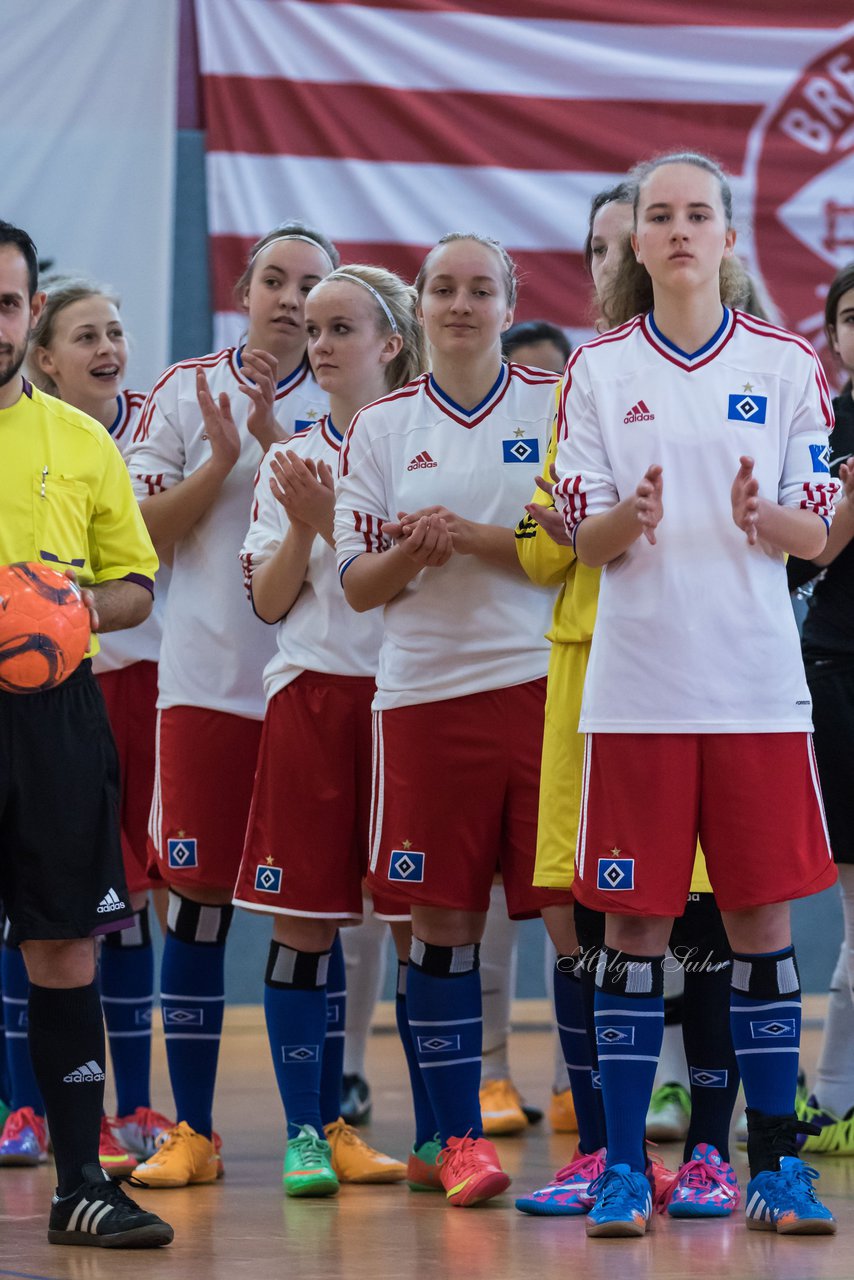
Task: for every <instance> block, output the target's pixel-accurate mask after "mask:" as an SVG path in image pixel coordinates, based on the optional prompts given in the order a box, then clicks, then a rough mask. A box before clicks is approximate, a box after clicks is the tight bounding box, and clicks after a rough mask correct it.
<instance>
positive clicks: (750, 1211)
mask: <svg viewBox="0 0 854 1280" xmlns="http://www.w3.org/2000/svg"><path fill="white" fill-rule="evenodd" d="M817 1177H818V1171H817V1170H816V1169H811V1168H810V1167H809V1165H807V1164H804V1162H803V1160H799V1159H798V1158H797V1156H781V1158H780V1168H779V1171H778V1172H775V1171H773V1170H766V1171H763V1172H762V1173H757V1175H756V1177H755V1178H751V1179H750V1182H748V1184H747V1193H746V1194H747V1226H748V1228H749V1229H750V1230H751V1231H776V1232H777V1233H778V1234H779V1235H784V1236H794V1235H802V1236H833V1235H836V1219H835V1218H834V1216H833V1214H832V1213H831V1212H830V1210H829V1209H828V1208H827V1207H826V1206H825V1205H823V1204H822V1203H821V1201H820V1200H819V1198H818V1196H817V1195H816V1193H815V1191H814V1190H813V1186H812V1184H813V1182H815V1180H816V1178H817Z"/></svg>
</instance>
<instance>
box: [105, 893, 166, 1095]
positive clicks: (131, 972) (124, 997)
mask: <svg viewBox="0 0 854 1280" xmlns="http://www.w3.org/2000/svg"><path fill="white" fill-rule="evenodd" d="M99 972H100V981H101V1003H102V1004H103V1006H104V1020H105V1022H106V1024H107V1037H108V1040H109V1044H110V1057H111V1058H112V1060H113V1075H114V1077H115V1081H116V1115H117V1116H129V1115H130V1114H131V1113H132V1112H134V1111H135V1110H136V1108H137V1107H150V1106H151V1005H152V1001H153V998H154V997H153V988H154V950H153V948H152V945H151V932H150V929H149V924H148V905H147V904H146V905H145V906H144V907H143V908H142V910H141V911H137V912H136V913H135V915H134V917H133V923H132V924H131V925H130V927H129V928H127V929H118V930H116V932H115V933H108V934H106V935H105V937H104V942H103V945H102V947H101V960H100V966H99Z"/></svg>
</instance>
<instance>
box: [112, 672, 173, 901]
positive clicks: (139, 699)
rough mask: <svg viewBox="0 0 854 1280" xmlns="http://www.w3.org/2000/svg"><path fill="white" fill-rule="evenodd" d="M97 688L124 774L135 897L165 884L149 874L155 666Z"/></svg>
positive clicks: (126, 850)
mask: <svg viewBox="0 0 854 1280" xmlns="http://www.w3.org/2000/svg"><path fill="white" fill-rule="evenodd" d="M97 680H98V684H99V685H100V687H101V693H102V694H103V695H104V701H105V702H106V704H107V714H108V715H109V717H110V727H111V729H112V730H113V737H114V738H115V740H116V749H117V751H118V753H119V769H120V772H121V801H120V803H121V821H122V854H123V856H124V864H125V878H126V879H127V884H128V889H129V891H130V892H131V893H145V892H146V891H147V890H148V889H156V888H157V886H158V885H159V884H162V881H161V879H160V877H159V875H157V874H156V873H155V874H154V875H153V876H152V875H150V874H149V871H148V814H149V810H150V809H151V796H152V793H153V791H154V730H155V725H156V721H157V711H156V709H155V707H156V703H157V663H156V662H132V663H131V664H130V665H129V666H127V667H122V668H121V669H120V670H118V671H103V672H101V673H100V674H99V675H98V677H97Z"/></svg>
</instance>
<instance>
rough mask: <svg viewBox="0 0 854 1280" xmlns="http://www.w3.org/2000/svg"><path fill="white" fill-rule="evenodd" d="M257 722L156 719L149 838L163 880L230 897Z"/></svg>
mask: <svg viewBox="0 0 854 1280" xmlns="http://www.w3.org/2000/svg"><path fill="white" fill-rule="evenodd" d="M260 737H261V721H260V720H249V719H247V718H246V717H245V716H233V715H230V714H229V713H228V712H226V711H209V710H207V709H206V708H204V707H169V708H168V709H167V710H166V711H159V712H158V713H157V767H156V772H155V778H154V797H153V799H152V802H151V817H150V820H149V824H148V833H149V836H150V838H151V842H152V845H153V847H154V852H155V854H156V857H157V866H158V869H159V871H160V874H161V876H162V877H163V879H164V880H165V881H166V882H167V883H168V884H170V885H173V886H174V888H176V889H177V890H179V891H180V890H181V888H182V887H184V888H188V889H189V888H190V887H192V886H193V885H198V886H199V887H203V888H205V889H222V890H223V891H224V892H225V893H227V894H231V891H232V888H233V887H234V877H235V876H236V875H237V868H238V866H239V865H240V854H241V851H242V849H243V840H244V837H245V835H246V818H247V816H248V814H249V802H250V800H251V799H252V782H253V779H254V777H255V762H256V760H257V758H258V742H259V740H260Z"/></svg>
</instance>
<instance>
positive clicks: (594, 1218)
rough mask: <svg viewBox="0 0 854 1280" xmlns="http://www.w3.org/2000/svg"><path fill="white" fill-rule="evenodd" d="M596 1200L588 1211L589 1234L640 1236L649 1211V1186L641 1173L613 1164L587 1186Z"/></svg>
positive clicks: (650, 1209)
mask: <svg viewBox="0 0 854 1280" xmlns="http://www.w3.org/2000/svg"><path fill="white" fill-rule="evenodd" d="M587 1194H588V1195H589V1196H593V1197H595V1203H594V1205H593V1207H592V1209H591V1210H590V1212H589V1213H588V1215H587V1220H586V1222H585V1224H584V1225H585V1228H586V1230H587V1234H588V1235H589V1236H603V1237H607V1236H642V1235H644V1233H645V1232H646V1230H647V1227H648V1226H649V1219H650V1216H651V1214H652V1187H651V1186H650V1184H649V1180H648V1178H647V1177H646V1175H645V1174H643V1173H637V1172H636V1171H635V1170H634V1169H632V1168H630V1167H629V1165H627V1164H614V1165H612V1166H611V1168H610V1169H606V1170H605V1172H604V1173H603V1174H601V1175H600V1177H598V1178H597V1179H596V1181H595V1182H594V1183H592V1184H591V1185H590V1187H589V1188H588V1192H587Z"/></svg>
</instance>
